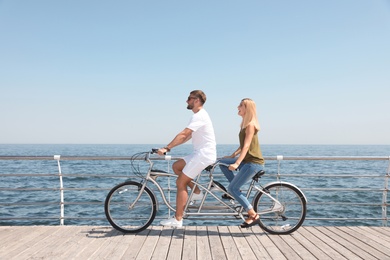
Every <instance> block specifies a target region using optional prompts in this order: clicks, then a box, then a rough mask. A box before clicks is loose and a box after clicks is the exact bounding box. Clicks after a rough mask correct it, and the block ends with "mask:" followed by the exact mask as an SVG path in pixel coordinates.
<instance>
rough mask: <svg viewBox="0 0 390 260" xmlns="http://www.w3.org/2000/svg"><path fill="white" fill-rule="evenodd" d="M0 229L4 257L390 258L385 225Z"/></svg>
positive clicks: (0, 254) (389, 237)
mask: <svg viewBox="0 0 390 260" xmlns="http://www.w3.org/2000/svg"><path fill="white" fill-rule="evenodd" d="M3 231H4V232H3ZM11 231H13V232H12V233H10V232H11ZM0 234H1V237H2V238H6V239H5V240H4V241H1V243H0V245H1V247H0V259H7V260H8V259H18V260H19V259H142V260H143V259H159V260H160V259H186V260H187V259H189V260H190V259H202V260H203V259H213V260H214V259H330V258H331V259H390V235H389V234H390V228H388V227H360V226H359V227H350V226H348V227H301V228H300V229H298V230H297V231H296V232H294V233H292V234H290V235H280V236H278V235H270V234H267V233H264V232H263V231H262V230H261V229H260V228H259V227H252V228H251V229H240V228H238V227H236V226H222V227H217V226H213V227H195V226H188V227H186V228H180V229H174V230H172V229H171V228H167V227H160V226H154V227H151V228H150V229H149V230H145V231H144V232H141V233H138V234H122V233H120V232H118V231H116V230H114V229H112V228H111V227H91V226H23V227H7V226H5V227H1V226H0ZM195 251H196V253H195Z"/></svg>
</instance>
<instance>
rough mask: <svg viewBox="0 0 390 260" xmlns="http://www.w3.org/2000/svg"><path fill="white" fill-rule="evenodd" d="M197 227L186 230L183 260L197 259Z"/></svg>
mask: <svg viewBox="0 0 390 260" xmlns="http://www.w3.org/2000/svg"><path fill="white" fill-rule="evenodd" d="M196 236H197V231H196V226H188V227H186V228H185V230H184V239H183V254H182V259H188V260H193V259H197V253H198V252H197V251H198V250H197V247H198V246H197V243H196Z"/></svg>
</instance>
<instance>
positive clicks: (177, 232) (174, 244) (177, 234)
mask: <svg viewBox="0 0 390 260" xmlns="http://www.w3.org/2000/svg"><path fill="white" fill-rule="evenodd" d="M183 238H184V228H176V229H174V230H173V234H172V240H171V245H170V247H169V251H168V257H167V259H170V260H179V259H181V255H182V249H183Z"/></svg>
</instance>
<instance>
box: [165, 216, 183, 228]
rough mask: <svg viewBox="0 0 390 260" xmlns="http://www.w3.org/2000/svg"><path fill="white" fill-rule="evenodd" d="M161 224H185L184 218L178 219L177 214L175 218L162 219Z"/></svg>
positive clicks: (172, 225)
mask: <svg viewBox="0 0 390 260" xmlns="http://www.w3.org/2000/svg"><path fill="white" fill-rule="evenodd" d="M160 224H161V225H163V226H168V227H182V226H183V219H182V220H177V219H176V217H175V216H173V218H169V219H165V220H162V221H160Z"/></svg>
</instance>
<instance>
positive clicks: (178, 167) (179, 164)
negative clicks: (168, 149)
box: [172, 159, 200, 194]
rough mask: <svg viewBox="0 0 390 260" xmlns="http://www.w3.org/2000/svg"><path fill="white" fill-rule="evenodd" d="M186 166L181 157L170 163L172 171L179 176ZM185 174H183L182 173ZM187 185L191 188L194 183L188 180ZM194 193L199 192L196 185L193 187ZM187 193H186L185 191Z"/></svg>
mask: <svg viewBox="0 0 390 260" xmlns="http://www.w3.org/2000/svg"><path fill="white" fill-rule="evenodd" d="M185 166H186V162H185V161H184V160H183V159H179V160H177V161H176V162H174V163H173V165H172V170H173V172H174V173H175V174H176V175H178V176H180V175H181V174H184V173H183V169H184V167H185ZM184 175H185V174H184ZM188 187H190V188H191V189H192V188H193V187H194V184H193V183H192V182H191V181H190V182H189V183H188ZM194 192H195V193H196V194H199V193H200V189H199V188H198V186H196V187H195V191H194ZM187 194H188V193H187Z"/></svg>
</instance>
